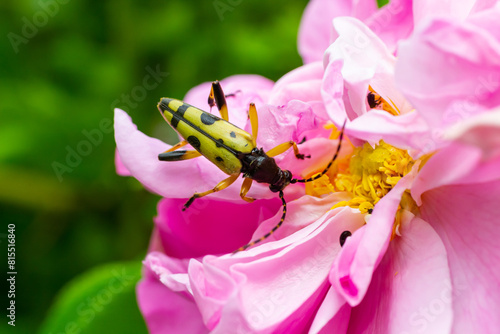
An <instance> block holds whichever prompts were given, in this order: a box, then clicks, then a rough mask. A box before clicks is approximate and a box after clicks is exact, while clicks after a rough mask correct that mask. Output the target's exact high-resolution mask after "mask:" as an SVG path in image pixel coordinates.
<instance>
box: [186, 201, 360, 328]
mask: <svg viewBox="0 0 500 334" xmlns="http://www.w3.org/2000/svg"><path fill="white" fill-rule="evenodd" d="M291 204H293V203H291ZM291 206H292V205H291ZM292 211H293V210H292ZM354 211H355V210H351V209H350V208H345V209H343V210H340V209H338V210H337V211H330V212H329V213H328V214H326V215H323V217H322V218H320V219H318V220H316V221H314V223H312V224H310V225H308V226H306V227H304V228H302V229H300V230H299V231H298V232H295V233H293V234H291V235H290V236H289V237H287V238H284V239H281V240H279V241H276V242H273V243H267V244H264V245H261V246H257V247H254V248H251V249H250V250H248V251H245V252H241V253H238V254H236V255H234V256H224V257H219V258H215V257H211V256H207V257H205V258H204V260H203V263H197V264H196V266H195V263H194V262H193V264H192V265H193V271H192V272H191V268H190V276H191V277H193V280H192V287H193V293H194V296H195V299H196V301H197V303H198V305H199V307H200V309H201V310H202V314H204V318H205V319H206V321H207V323H210V324H215V323H216V322H217V321H216V320H215V319H219V321H218V323H217V325H216V326H217V327H216V329H218V333H228V332H234V329H235V328H236V329H238V328H241V329H242V330H246V331H248V332H251V333H269V332H302V331H304V330H305V329H306V328H307V327H308V326H309V325H310V321H312V317H313V315H314V313H315V310H316V309H317V308H318V307H319V305H320V303H321V301H322V300H323V297H324V295H325V294H326V291H327V288H328V284H327V281H326V279H327V276H328V271H329V269H330V267H331V263H332V261H333V259H334V257H335V255H336V254H337V252H338V251H339V249H340V244H339V242H338V236H339V235H340V234H341V233H342V231H344V230H345V229H350V230H353V231H354V230H356V229H357V228H359V227H360V226H361V225H362V224H363V223H364V220H363V215H361V214H359V213H356V212H354ZM306 216H307V214H305V215H304V214H302V213H301V212H298V211H297V214H296V215H295V214H292V215H291V217H290V220H288V221H287V223H288V224H289V223H292V224H293V225H297V224H300V223H301V220H303V219H304V217H306ZM311 218H313V217H311ZM311 218H306V219H311ZM313 219H314V218H313ZM272 244H273V245H272ZM270 246H273V247H274V249H272V248H271V247H270ZM221 290H223V291H224V294H222V292H220V291H221ZM210 328H212V327H210Z"/></svg>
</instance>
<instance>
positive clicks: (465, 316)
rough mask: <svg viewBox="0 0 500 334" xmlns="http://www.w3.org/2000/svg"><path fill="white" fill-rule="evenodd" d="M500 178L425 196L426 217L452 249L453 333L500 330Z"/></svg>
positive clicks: (430, 192) (454, 187)
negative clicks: (499, 220)
mask: <svg viewBox="0 0 500 334" xmlns="http://www.w3.org/2000/svg"><path fill="white" fill-rule="evenodd" d="M499 198H500V180H498V179H497V180H496V181H492V182H486V183H480V184H470V185H453V186H445V187H440V188H437V189H433V190H430V191H428V192H426V193H424V194H423V195H422V200H423V205H422V207H421V212H422V218H423V219H425V220H426V221H428V222H429V223H430V224H431V225H432V227H433V228H434V229H435V230H436V232H437V233H438V235H439V236H440V238H441V240H442V241H443V243H444V245H445V247H446V249H447V251H448V262H449V266H450V272H451V283H452V286H453V312H454V324H453V333H496V332H497V331H498V328H500V319H499V318H498V316H497V314H499V313H500V298H498V296H500V284H499V283H498V282H500V243H499V242H498V240H499V239H500V229H499V228H498V217H500V206H499V205H498V199H499Z"/></svg>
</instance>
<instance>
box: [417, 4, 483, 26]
mask: <svg viewBox="0 0 500 334" xmlns="http://www.w3.org/2000/svg"><path fill="white" fill-rule="evenodd" d="M476 1H477V0H462V1H454V0H440V1H433V0H416V1H414V5H413V12H414V20H415V25H418V24H420V23H421V21H422V20H424V19H425V18H428V17H429V16H431V15H439V16H447V17H450V18H455V19H459V20H461V19H462V20H463V19H465V18H466V17H467V16H468V15H469V13H470V12H471V10H472V7H473V6H474V3H475V2H476Z"/></svg>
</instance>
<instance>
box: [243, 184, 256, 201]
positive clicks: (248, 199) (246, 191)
mask: <svg viewBox="0 0 500 334" xmlns="http://www.w3.org/2000/svg"><path fill="white" fill-rule="evenodd" d="M252 181H253V180H252V179H250V178H245V180H243V184H242V185H241V191H240V196H241V198H242V199H243V200H244V201H247V202H249V203H252V202H253V201H255V198H252V197H247V193H248V191H249V190H250V187H251V186H252Z"/></svg>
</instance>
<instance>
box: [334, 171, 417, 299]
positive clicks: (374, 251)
mask: <svg viewBox="0 0 500 334" xmlns="http://www.w3.org/2000/svg"><path fill="white" fill-rule="evenodd" d="M416 170H417V167H416V166H414V168H413V169H412V171H411V172H410V173H409V174H407V175H406V176H405V177H404V178H402V179H401V180H400V181H399V182H398V183H397V184H396V186H395V187H394V188H392V189H391V191H389V193H388V194H387V195H385V196H384V197H383V198H382V199H381V200H380V201H379V202H378V203H377V204H376V205H375V208H374V210H373V214H372V215H371V217H370V220H369V221H368V223H367V224H366V225H365V226H363V227H361V228H360V229H359V230H358V231H357V232H356V233H353V235H352V237H350V238H349V239H348V240H347V241H346V243H345V244H344V246H343V248H342V250H341V252H340V254H339V256H337V258H336V259H335V263H334V265H333V267H332V270H331V272H330V282H331V283H332V285H333V286H334V287H335V289H336V290H337V291H338V292H339V293H340V294H342V295H343V296H344V298H345V299H346V300H347V302H348V303H349V305H351V306H356V305H358V304H359V303H360V302H361V301H362V300H363V297H364V296H365V293H366V291H367V289H368V286H369V285H370V282H371V279H372V275H373V272H374V271H375V268H376V267H377V265H378V263H379V262H380V260H381V259H382V257H383V256H384V253H385V251H386V250H387V247H388V245H389V240H390V238H391V235H392V228H393V224H394V219H395V216H396V212H397V210H398V207H399V203H400V201H401V196H402V195H403V192H404V191H405V190H406V189H408V188H409V187H410V185H411V183H412V181H413V178H414V177H415V176H414V174H415V173H416Z"/></svg>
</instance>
